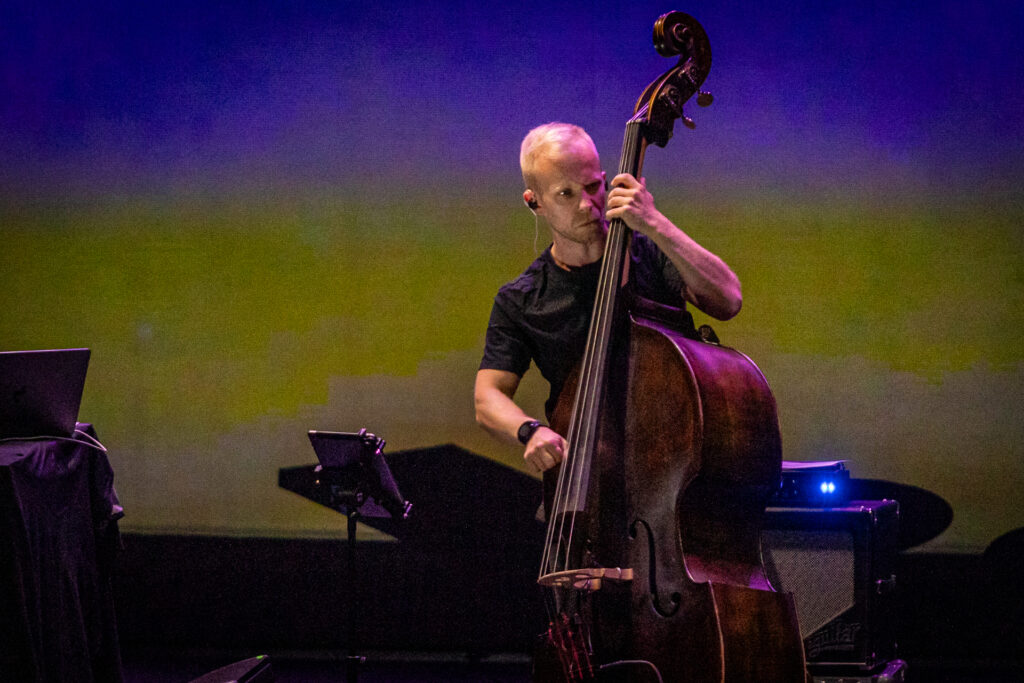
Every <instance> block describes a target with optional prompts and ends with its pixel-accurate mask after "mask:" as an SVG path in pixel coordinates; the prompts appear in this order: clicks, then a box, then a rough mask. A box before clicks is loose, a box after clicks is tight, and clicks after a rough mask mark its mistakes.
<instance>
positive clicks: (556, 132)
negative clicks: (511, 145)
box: [519, 121, 597, 189]
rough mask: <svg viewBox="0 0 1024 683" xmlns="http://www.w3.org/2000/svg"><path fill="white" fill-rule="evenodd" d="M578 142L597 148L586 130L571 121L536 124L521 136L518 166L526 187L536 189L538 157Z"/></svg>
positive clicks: (565, 148)
mask: <svg viewBox="0 0 1024 683" xmlns="http://www.w3.org/2000/svg"><path fill="white" fill-rule="evenodd" d="M578 142H584V143H586V144H589V145H590V146H591V147H593V148H594V149H597V147H596V145H594V141H593V140H592V139H591V138H590V136H589V135H587V131H585V130H583V129H582V128H580V127H579V126H575V125H573V124H571V123H561V122H559V121H552V122H551V123H545V124H543V125H540V126H537V127H536V128H534V129H533V130H531V131H530V132H529V133H527V134H526V137H525V138H523V144H522V145H520V146H519V168H520V170H521V171H522V172H523V182H524V183H526V187H528V188H530V189H536V188H534V187H533V185H534V180H536V177H535V176H534V168H535V167H536V164H537V159H538V158H539V157H541V156H543V155H545V154H547V153H548V152H549V151H550V150H556V151H564V150H567V149H568V148H569V147H571V146H572V145H573V143H578Z"/></svg>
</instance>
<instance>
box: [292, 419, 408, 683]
mask: <svg viewBox="0 0 1024 683" xmlns="http://www.w3.org/2000/svg"><path fill="white" fill-rule="evenodd" d="M309 441H310V443H312V444H313V451H314V452H315V453H316V457H317V460H319V461H320V464H319V465H317V466H316V468H315V469H314V470H313V472H314V473H315V474H316V476H317V478H316V481H315V482H314V486H315V487H316V488H317V489H321V493H322V494H324V500H325V502H326V504H327V505H328V506H329V507H331V508H333V509H334V510H337V511H338V512H340V513H342V514H343V515H345V516H346V517H347V518H348V525H347V526H348V542H347V555H348V583H349V586H355V585H356V578H357V574H356V524H357V523H358V521H359V519H360V518H362V517H380V518H393V519H397V520H403V519H406V518H407V517H408V516H409V512H410V511H411V510H412V504H411V503H410V502H409V501H407V500H405V499H403V498H402V494H401V493H399V491H398V486H397V485H396V484H395V480H394V478H393V477H392V476H391V471H390V470H389V469H388V465H387V463H386V462H385V461H384V444H385V441H384V439H381V438H378V437H377V436H375V435H373V434H370V433H368V432H367V431H366V430H365V429H360V430H359V431H358V432H355V433H352V432H322V431H316V430H310V432H309ZM346 601H347V602H348V604H347V605H346V608H347V609H346V610H345V613H346V614H347V615H348V655H347V656H346V657H345V662H346V665H345V672H346V675H345V680H346V681H347V682H348V683H356V681H357V680H358V679H359V665H360V664H362V663H364V662H365V661H366V657H363V656H360V655H357V654H356V650H357V648H356V629H355V626H356V597H355V593H354V591H352V590H349V591H346Z"/></svg>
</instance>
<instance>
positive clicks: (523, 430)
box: [516, 420, 544, 446]
mask: <svg viewBox="0 0 1024 683" xmlns="http://www.w3.org/2000/svg"><path fill="white" fill-rule="evenodd" d="M543 426H544V425H542V424H541V423H540V422H537V421H536V420H527V421H526V422H524V423H523V424H521V425H519V431H518V432H517V433H516V437H517V438H518V439H519V443H521V444H523V445H524V446H525V445H526V444H528V443H529V442H530V439H531V438H532V437H533V433H534V432H536V431H537V430H538V429H540V428H541V427H543Z"/></svg>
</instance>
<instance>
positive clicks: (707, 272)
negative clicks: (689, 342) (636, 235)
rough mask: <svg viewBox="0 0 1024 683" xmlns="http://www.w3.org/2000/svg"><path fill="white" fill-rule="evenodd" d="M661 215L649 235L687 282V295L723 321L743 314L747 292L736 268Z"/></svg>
mask: <svg viewBox="0 0 1024 683" xmlns="http://www.w3.org/2000/svg"><path fill="white" fill-rule="evenodd" d="M659 218H660V220H657V221H655V222H654V225H653V226H652V228H653V229H652V230H651V231H650V232H648V233H647V234H648V236H649V237H650V238H651V239H652V240H653V241H654V243H655V244H657V245H658V248H659V249H661V250H662V251H663V252H664V253H665V255H666V256H668V259H669V260H670V261H671V262H672V265H674V266H675V267H676V269H677V270H678V271H679V274H680V275H681V276H682V278H683V282H685V283H686V290H687V291H686V298H687V299H689V300H690V301H691V302H692V303H693V304H695V305H696V306H697V308H699V309H700V310H702V311H704V312H705V313H707V314H708V315H710V316H713V317H715V318H717V319H719V320H728V319H729V318H732V317H733V316H735V315H736V314H737V313H739V311H740V307H741V306H742V305H743V293H742V288H741V286H740V281H739V278H738V277H736V274H735V273H733V272H732V269H731V268H729V266H728V265H726V263H725V261H723V260H722V259H720V258H719V257H718V256H716V255H715V254H713V253H711V252H710V251H708V250H707V249H705V248H704V247H702V246H701V245H699V244H698V243H697V242H696V241H694V240H693V239H692V238H691V237H690V236H689V235H687V234H686V233H685V232H683V231H682V230H680V229H679V228H677V227H676V226H675V225H674V224H673V223H672V222H671V221H669V220H668V219H667V218H665V217H664V216H660V217H659Z"/></svg>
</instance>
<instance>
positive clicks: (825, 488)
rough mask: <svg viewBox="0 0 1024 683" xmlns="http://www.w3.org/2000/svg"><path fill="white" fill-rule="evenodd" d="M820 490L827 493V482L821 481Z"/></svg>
mask: <svg viewBox="0 0 1024 683" xmlns="http://www.w3.org/2000/svg"><path fill="white" fill-rule="evenodd" d="M821 492H822V493H828V482H824V481H823V482H821Z"/></svg>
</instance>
